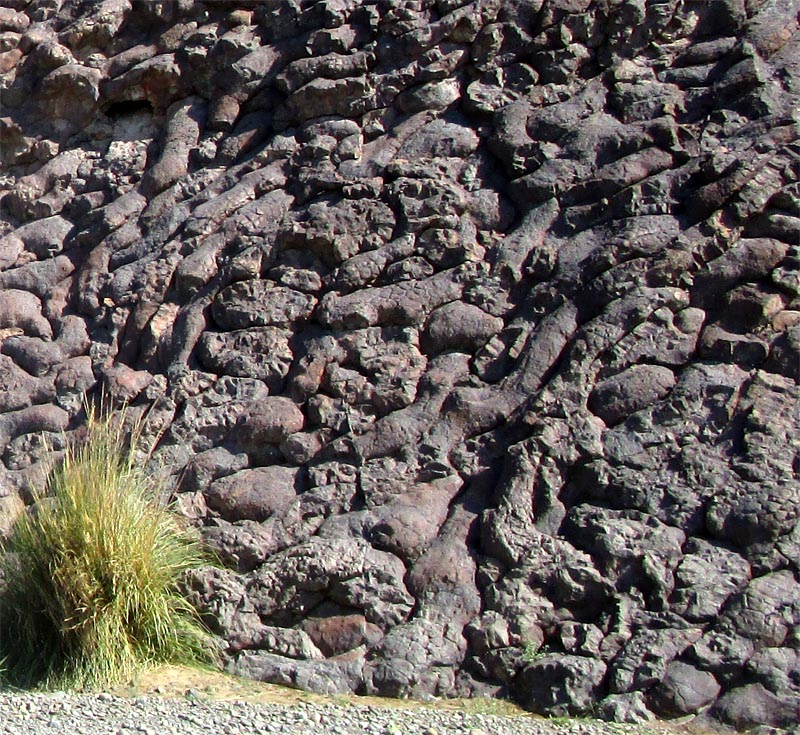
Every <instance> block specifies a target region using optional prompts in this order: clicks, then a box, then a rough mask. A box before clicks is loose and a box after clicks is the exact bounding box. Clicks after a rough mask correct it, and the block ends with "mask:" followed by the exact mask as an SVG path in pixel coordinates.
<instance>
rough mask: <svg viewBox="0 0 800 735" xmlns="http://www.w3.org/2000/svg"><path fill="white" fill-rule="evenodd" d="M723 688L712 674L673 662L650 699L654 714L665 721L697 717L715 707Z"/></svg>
mask: <svg viewBox="0 0 800 735" xmlns="http://www.w3.org/2000/svg"><path fill="white" fill-rule="evenodd" d="M719 693H720V685H719V684H718V683H717V680H716V679H715V678H714V676H713V674H710V673H709V672H707V671H700V670H698V669H696V668H695V667H694V666H691V665H690V664H687V663H683V662H682V661H673V662H672V663H671V664H670V665H669V666H668V667H667V672H666V674H665V675H664V678H663V679H662V680H661V682H660V683H659V684H658V685H656V686H655V687H654V688H653V691H652V692H651V694H650V697H649V704H650V707H651V709H652V710H654V711H655V712H656V713H657V714H659V715H662V716H664V717H680V716H682V715H688V714H694V713H695V712H698V711H700V710H702V709H703V708H705V707H707V706H708V705H710V704H711V703H713V702H714V701H715V700H716V699H717V696H718V695H719Z"/></svg>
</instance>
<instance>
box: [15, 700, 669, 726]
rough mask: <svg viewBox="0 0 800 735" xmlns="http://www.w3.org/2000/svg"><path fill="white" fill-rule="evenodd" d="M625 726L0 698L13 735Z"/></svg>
mask: <svg viewBox="0 0 800 735" xmlns="http://www.w3.org/2000/svg"><path fill="white" fill-rule="evenodd" d="M645 732H648V733H654V732H655V730H654V729H653V728H648V729H647V730H643V729H641V728H637V727H635V726H631V725H614V724H604V723H599V722H591V721H577V720H576V721H571V722H567V721H559V722H548V721H544V720H539V719H535V718H532V717H499V716H496V715H486V714H473V713H465V712H458V711H448V710H436V709H433V708H430V709H429V708H415V709H399V708H392V709H389V708H381V707H365V706H357V705H354V706H335V705H322V706H320V705H314V704H297V705H291V706H287V705H275V704H249V703H245V702H220V701H203V700H197V699H191V698H183V699H172V698H169V699H160V698H151V697H138V698H134V699H131V698H127V697H116V696H111V695H109V694H99V695H96V696H85V695H74V694H64V693H54V694H27V693H26V694H8V693H5V694H0V734H3V735H5V734H9V735H10V734H13V735H51V734H52V735H65V734H72V733H75V734H76V735H189V734H190V733H191V735H199V734H201V733H202V734H204V735H205V734H206V733H208V735H250V734H252V735H320V734H324V735H455V734H456V733H459V734H461V735H634V734H636V735H642V734H643V733H645Z"/></svg>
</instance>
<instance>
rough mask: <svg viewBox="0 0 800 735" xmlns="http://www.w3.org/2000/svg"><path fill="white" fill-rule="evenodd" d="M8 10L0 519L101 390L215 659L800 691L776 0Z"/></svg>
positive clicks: (785, 179) (342, 686)
mask: <svg viewBox="0 0 800 735" xmlns="http://www.w3.org/2000/svg"><path fill="white" fill-rule="evenodd" d="M0 6H1V7H0V72H2V76H0V135H2V178H0V205H1V206H2V219H0V228H2V229H0V238H1V239H0V342H1V346H0V353H2V354H0V381H2V385H3V390H2V392H0V456H2V464H0V488H2V492H1V493H0V494H1V495H2V497H0V506H1V507H2V513H1V515H2V524H0V525H2V527H3V528H7V527H8V525H9V523H10V522H11V519H12V518H13V516H14V514H15V513H16V512H18V511H19V508H20V507H22V505H23V502H24V501H25V500H29V489H30V486H31V483H32V482H35V481H36V479H37V477H38V476H39V474H40V473H41V469H40V468H41V462H40V460H41V459H42V457H43V455H44V453H45V451H46V447H47V446H48V444H47V443H46V442H49V445H50V446H54V447H55V448H56V449H58V447H59V446H63V444H61V442H63V436H64V434H63V433H62V432H64V431H65V430H66V431H67V435H68V434H69V432H72V431H75V430H77V429H79V427H80V424H81V397H82V395H83V394H84V392H85V391H97V390H99V389H100V387H101V386H102V387H104V388H105V390H106V391H107V392H109V393H110V394H111V395H113V397H114V398H115V399H116V400H118V401H119V402H127V403H130V404H131V405H132V406H134V407H135V409H136V410H141V411H145V410H147V411H149V412H150V413H149V416H150V420H149V427H150V431H151V432H152V436H153V440H154V441H157V442H158V450H157V459H158V462H159V463H160V464H159V465H158V466H163V467H165V468H166V471H167V472H168V473H169V474H170V476H171V478H172V486H173V487H174V491H175V497H176V499H177V503H178V507H179V508H180V509H181V510H182V512H183V513H185V515H186V516H187V517H189V518H190V519H192V521H193V522H194V523H196V524H197V525H198V526H200V527H201V528H202V530H203V533H204V534H205V537H206V538H207V539H208V541H209V543H210V544H211V545H212V546H213V547H214V548H215V549H216V550H217V551H218V552H219V555H220V557H221V558H222V559H223V561H224V563H225V564H226V565H227V566H226V568H225V569H216V570H205V571H202V572H200V573H198V574H196V575H195V576H194V577H193V578H192V579H191V580H190V590H191V594H192V595H193V597H194V599H195V600H197V601H198V602H199V603H200V605H201V607H202V609H203V611H204V615H205V617H206V620H207V621H208V623H209V624H210V625H211V626H212V628H213V629H214V630H215V632H217V633H218V634H219V635H220V636H221V637H222V638H224V640H225V641H226V646H227V648H226V661H227V664H228V666H229V667H230V669H231V670H233V671H236V672H239V673H243V674H245V675H248V676H252V677H257V678H262V679H267V680H270V681H278V682H287V683H290V684H293V685H296V686H301V687H307V688H310V689H315V690H322V691H329V692H331V691H356V692H377V693H383V694H391V695H397V696H415V697H424V696H426V695H445V696H449V695H456V694H458V695H462V694H471V693H476V692H477V693H480V692H493V691H497V690H498V689H503V690H505V691H508V692H510V693H511V694H512V695H513V696H515V697H516V698H517V699H518V700H519V701H521V702H523V703H524V704H525V705H526V706H528V707H530V708H531V709H533V710H536V711H539V712H546V713H551V714H563V713H575V714H581V713H588V712H600V713H601V714H603V715H604V716H606V717H611V718H618V719H636V718H647V717H650V716H652V715H653V714H656V715H659V716H663V717H674V716H682V715H686V714H692V713H695V712H698V711H710V712H711V713H712V714H713V715H714V716H716V717H719V718H721V719H722V720H724V721H726V722H729V723H732V724H735V725H738V726H742V727H745V726H749V725H754V724H771V725H775V726H781V725H786V724H788V723H791V722H793V721H795V720H796V719H797V718H798V716H800V627H799V626H800V582H799V581H798V575H800V568H799V567H798V556H799V554H800V528H799V527H798V513H800V502H799V501H800V490H799V488H800V481H799V480H798V473H800V425H799V424H800V421H799V420H798V397H799V394H800V390H799V389H798V380H799V379H800V374H799V373H800V353H799V351H798V348H799V347H800V299H799V298H798V294H800V279H799V276H798V264H800V185H798V178H800V177H799V176H798V174H800V112H799V111H798V99H800V96H799V95H798V93H800V32H799V31H798V12H799V11H800V7H799V6H798V2H797V1H796V0H714V1H713V2H700V1H699V0H696V1H694V0H684V1H682V2H681V1H679V0H647V1H645V0H623V1H619V0H606V2H589V1H588V0H552V1H544V2H542V1H541V0H474V1H473V2H465V1H464V0H414V1H413V2H406V1H401V0H365V1H363V2H361V1H358V2H357V1H355V0H320V1H316V0H264V1H262V2H247V1H246V0H225V1H224V2H223V1H222V0H205V1H200V0H172V1H171V2H168V1H164V2H156V1H148V2H138V1H137V0H103V1H102V2H98V1H96V0H86V1H83V2H81V1H80V0H2V2H0ZM45 440H46V441H45Z"/></svg>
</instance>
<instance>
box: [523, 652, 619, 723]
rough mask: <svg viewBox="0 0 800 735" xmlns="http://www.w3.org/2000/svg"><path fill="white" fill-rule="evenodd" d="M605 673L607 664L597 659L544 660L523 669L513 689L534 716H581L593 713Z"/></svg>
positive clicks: (569, 657) (546, 658)
mask: <svg viewBox="0 0 800 735" xmlns="http://www.w3.org/2000/svg"><path fill="white" fill-rule="evenodd" d="M605 673H606V666H605V664H603V663H602V662H601V661H598V660H597V659H591V658H584V657H582V656H543V657H542V658H541V659H539V660H537V661H534V662H533V663H530V664H528V665H527V666H525V668H523V669H522V671H521V672H520V674H519V675H518V676H517V679H516V680H515V682H514V689H515V693H516V695H517V697H519V699H520V701H522V702H523V704H524V705H525V706H526V707H527V708H529V709H532V710H533V711H534V712H551V713H553V714H554V715H582V714H586V713H588V712H590V711H591V710H592V709H593V707H594V703H595V701H596V698H597V693H598V691H599V688H600V684H601V682H602V680H603V677H604V676H605Z"/></svg>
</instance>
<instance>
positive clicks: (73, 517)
mask: <svg viewBox="0 0 800 735" xmlns="http://www.w3.org/2000/svg"><path fill="white" fill-rule="evenodd" d="M123 423H124V421H123V420H121V418H120V417H119V416H118V417H111V416H99V415H98V413H97V412H95V411H94V410H89V411H88V426H87V432H86V438H85V441H83V442H82V443H80V444H79V445H76V446H74V447H72V448H70V449H68V450H67V452H66V454H65V456H64V458H63V460H62V461H61V462H59V463H58V464H56V465H55V466H54V467H53V468H52V470H51V472H50V473H49V477H48V481H47V483H46V487H45V488H44V492H43V493H42V497H41V498H40V499H39V501H38V502H37V503H36V505H35V506H34V507H33V508H32V509H31V510H30V511H29V512H27V513H24V514H22V516H21V517H20V520H19V521H18V522H17V524H16V526H15V528H14V530H13V532H12V535H11V538H10V542H9V544H8V548H7V549H6V553H5V555H4V560H3V572H4V576H5V584H6V588H5V591H4V592H3V595H2V599H1V600H0V652H2V655H3V656H4V657H5V662H4V669H5V672H4V675H5V678H6V679H7V680H8V682H9V683H12V684H15V685H19V686H32V685H39V686H44V687H48V688H49V687H69V688H73V687H77V688H97V687H103V686H106V685H108V684H111V683H114V682H119V681H122V680H123V679H125V678H127V677H130V676H132V675H133V674H134V673H135V672H136V671H138V670H140V669H141V668H143V667H144V666H147V665H149V664H155V663H162V662H170V663H197V662H207V661H208V660H209V658H210V654H209V651H210V650H211V649H210V645H209V638H208V636H207V635H206V634H205V633H204V631H203V629H202V627H201V625H200V624H199V622H198V620H197V618H196V616H195V613H194V610H193V609H192V607H191V605H190V604H189V603H188V602H187V601H186V600H185V599H184V598H183V597H182V596H181V594H180V593H179V591H178V582H179V580H180V578H181V576H182V575H183V574H184V572H186V571H187V570H189V569H191V568H193V567H196V566H198V565H199V564H201V563H203V561H205V560H204V557H203V552H202V548H201V546H200V543H199V540H198V539H197V537H195V536H194V535H192V534H191V533H190V532H189V531H188V530H187V529H185V528H184V527H183V526H182V525H181V523H180V522H179V520H178V518H177V517H176V516H175V515H174V514H173V513H172V512H171V510H170V509H169V507H168V506H166V505H165V503H164V502H163V501H162V500H161V499H160V494H161V493H160V490H161V488H160V487H159V484H158V482H157V479H156V478H155V477H154V475H153V474H152V473H148V472H147V470H146V469H145V468H144V463H143V462H142V461H141V454H140V453H139V452H137V446H136V444H137V442H138V438H139V435H140V432H139V430H138V429H136V428H134V431H133V434H132V436H131V437H130V438H129V437H128V435H127V434H126V432H125V431H124V429H123Z"/></svg>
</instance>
